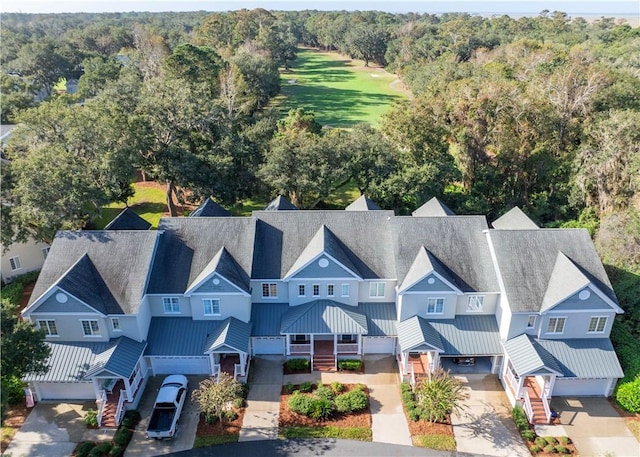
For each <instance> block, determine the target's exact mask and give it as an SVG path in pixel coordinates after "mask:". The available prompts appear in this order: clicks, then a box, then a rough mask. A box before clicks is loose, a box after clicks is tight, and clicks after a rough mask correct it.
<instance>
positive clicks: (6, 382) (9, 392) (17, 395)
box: [2, 290, 26, 405]
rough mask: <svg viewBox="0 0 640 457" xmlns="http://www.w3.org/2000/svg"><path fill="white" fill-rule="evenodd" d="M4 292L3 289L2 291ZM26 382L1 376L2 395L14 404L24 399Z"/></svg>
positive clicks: (17, 378)
mask: <svg viewBox="0 0 640 457" xmlns="http://www.w3.org/2000/svg"><path fill="white" fill-rule="evenodd" d="M2 292H3V293H4V290H3V291H2ZM25 386H26V384H25V383H24V382H23V381H22V379H20V378H19V377H17V376H2V396H3V399H4V400H6V401H7V403H8V404H10V405H16V404H19V403H22V402H23V401H24V388H25Z"/></svg>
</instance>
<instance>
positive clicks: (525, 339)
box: [504, 333, 562, 376]
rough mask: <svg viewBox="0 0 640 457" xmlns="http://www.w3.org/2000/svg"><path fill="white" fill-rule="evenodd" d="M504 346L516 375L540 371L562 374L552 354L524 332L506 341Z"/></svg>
mask: <svg viewBox="0 0 640 457" xmlns="http://www.w3.org/2000/svg"><path fill="white" fill-rule="evenodd" d="M504 348H505V351H506V353H507V356H508V357H509V360H510V361H511V364H512V365H513V368H514V369H515V371H516V374H517V375H518V376H524V375H527V374H530V373H537V372H542V371H555V372H556V373H558V374H562V370H561V369H560V367H559V366H558V364H557V363H556V361H555V359H554V358H553V356H552V355H551V354H549V352H547V351H546V350H545V349H544V348H542V347H540V345H537V344H535V340H534V338H533V337H531V336H529V335H527V334H525V333H523V334H522V335H519V336H516V337H515V338H511V339H510V340H508V341H506V342H505V343H504Z"/></svg>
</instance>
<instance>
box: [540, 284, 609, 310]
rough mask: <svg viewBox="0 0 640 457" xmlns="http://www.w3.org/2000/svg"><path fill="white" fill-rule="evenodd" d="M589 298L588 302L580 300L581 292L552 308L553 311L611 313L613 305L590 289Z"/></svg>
mask: <svg viewBox="0 0 640 457" xmlns="http://www.w3.org/2000/svg"><path fill="white" fill-rule="evenodd" d="M587 290H589V292H590V294H591V295H590V296H589V298H587V299H586V300H580V298H579V297H578V295H579V294H580V292H578V293H575V294H573V295H572V296H571V297H569V298H567V299H566V300H564V301H563V302H561V303H559V304H558V305H556V306H554V307H553V308H551V310H553V311H591V310H606V311H611V310H612V308H611V305H609V304H608V303H607V302H605V301H604V300H603V299H602V298H600V296H599V295H598V294H596V293H594V292H593V291H591V290H590V289H588V288H587Z"/></svg>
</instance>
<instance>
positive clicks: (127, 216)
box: [104, 207, 151, 230]
mask: <svg viewBox="0 0 640 457" xmlns="http://www.w3.org/2000/svg"><path fill="white" fill-rule="evenodd" d="M150 228H151V224H150V223H149V222H147V221H145V220H144V219H143V218H141V217H140V216H138V214H136V212H135V211H133V210H132V209H131V208H129V207H126V208H124V209H123V210H122V211H120V214H118V215H117V216H116V217H114V218H113V220H112V221H111V222H109V223H108V224H107V226H106V227H105V228H104V229H105V230H149V229H150Z"/></svg>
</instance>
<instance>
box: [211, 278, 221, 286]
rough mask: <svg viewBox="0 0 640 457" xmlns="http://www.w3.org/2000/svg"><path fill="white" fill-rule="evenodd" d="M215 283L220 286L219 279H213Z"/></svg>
mask: <svg viewBox="0 0 640 457" xmlns="http://www.w3.org/2000/svg"><path fill="white" fill-rule="evenodd" d="M213 283H214V284H215V285H216V286H217V285H218V284H220V280H219V279H218V278H213Z"/></svg>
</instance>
